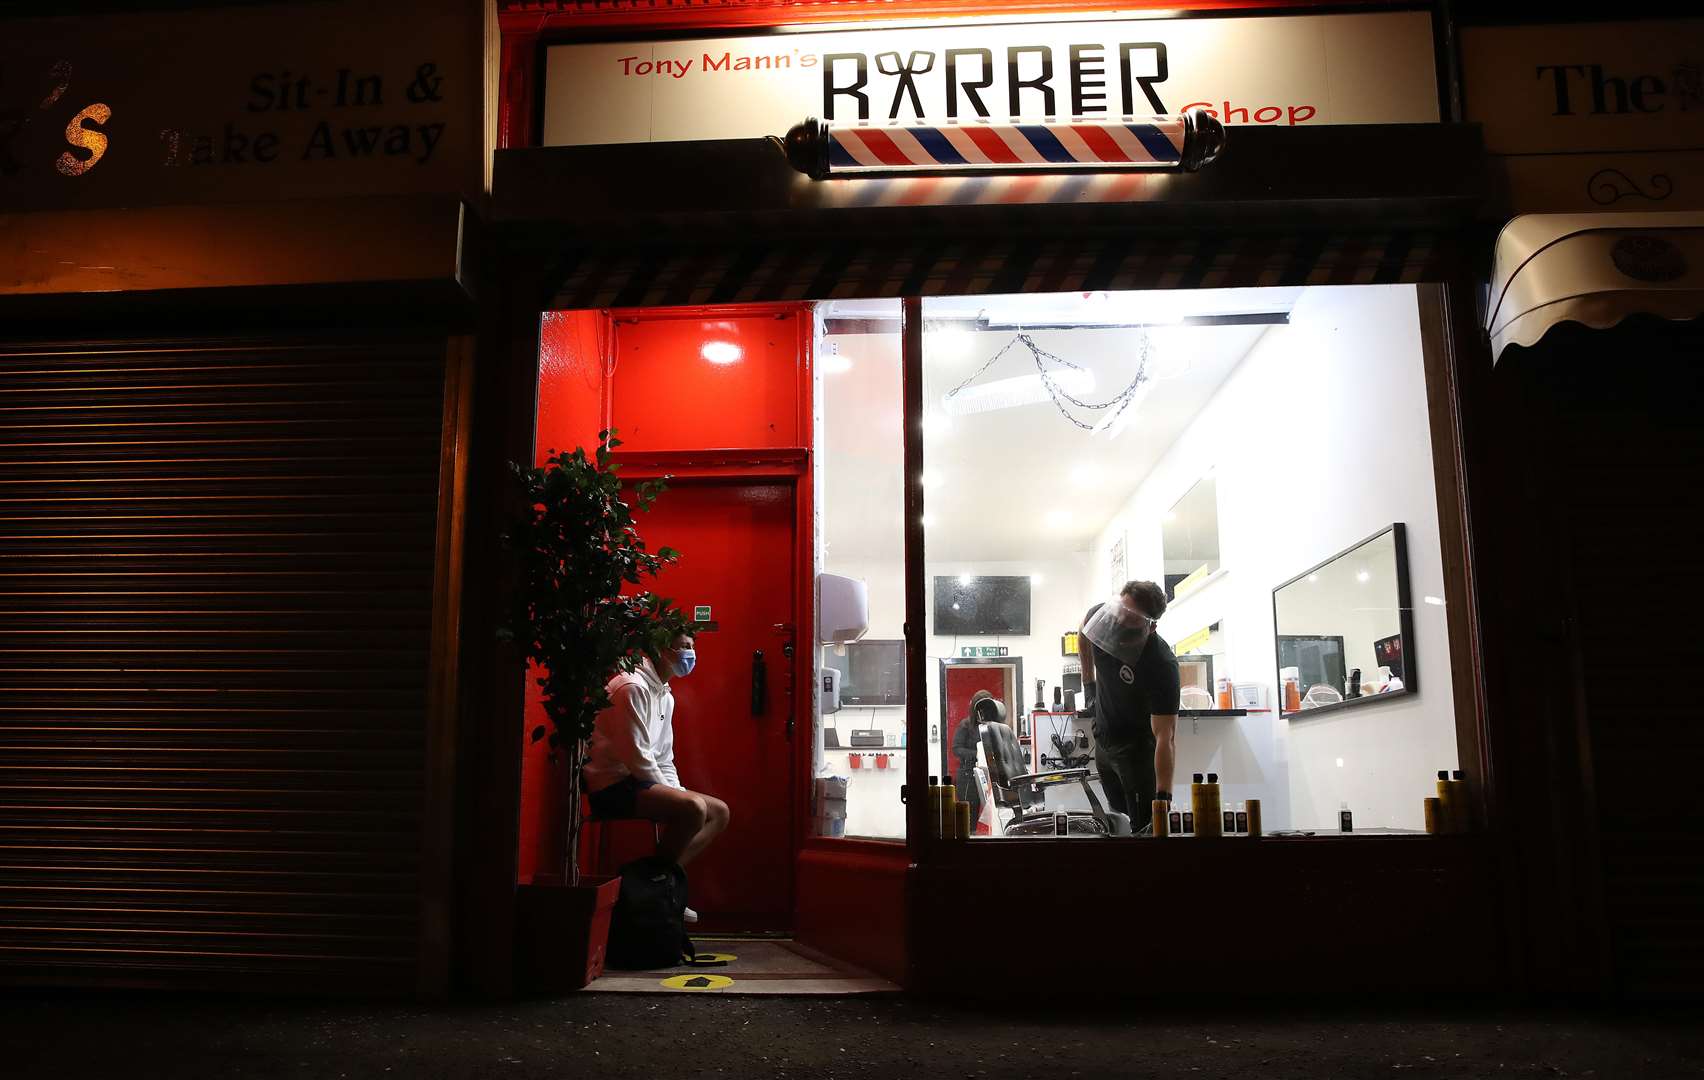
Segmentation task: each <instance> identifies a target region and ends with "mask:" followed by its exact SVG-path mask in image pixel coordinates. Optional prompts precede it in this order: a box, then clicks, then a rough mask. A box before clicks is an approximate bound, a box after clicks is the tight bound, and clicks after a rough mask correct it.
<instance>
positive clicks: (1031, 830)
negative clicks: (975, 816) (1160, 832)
mask: <svg viewBox="0 0 1704 1080" xmlns="http://www.w3.org/2000/svg"><path fill="white" fill-rule="evenodd" d="M985 714H986V715H985ZM977 718H978V719H979V720H984V721H985V722H984V723H983V727H982V751H983V754H984V755H985V756H986V757H987V758H988V784H989V787H990V788H991V789H992V791H993V793H994V805H996V806H999V807H1003V808H1004V809H1007V810H1010V811H1011V812H1012V819H1011V820H1010V821H1008V822H1007V823H1006V827H1005V829H1003V830H1002V832H1003V834H1004V835H1006V836H1129V835H1130V818H1129V817H1128V816H1127V815H1125V814H1120V813H1118V812H1117V811H1115V810H1108V809H1106V808H1105V807H1104V806H1103V805H1102V804H1101V800H1100V796H1099V795H1096V794H1095V789H1094V788H1093V787H1091V786H1089V770H1088V769H1055V770H1053V771H1052V772H1041V773H1026V772H1024V771H1023V769H1024V764H1023V762H1024V755H1023V751H1022V750H1021V749H1020V748H1019V747H1018V738H1017V736H1016V735H1013V734H1012V729H1011V728H1009V727H1007V726H1006V725H1005V723H1004V720H1005V718H1006V707H1005V706H1004V705H1002V704H1000V702H998V701H982V702H978V703H977ZM1073 783H1075V784H1081V785H1082V787H1083V794H1084V795H1085V796H1086V797H1087V798H1088V801H1089V806H1090V807H1092V809H1090V810H1060V811H1053V810H1049V809H1048V808H1047V789H1048V788H1051V787H1058V786H1059V785H1061V784H1073Z"/></svg>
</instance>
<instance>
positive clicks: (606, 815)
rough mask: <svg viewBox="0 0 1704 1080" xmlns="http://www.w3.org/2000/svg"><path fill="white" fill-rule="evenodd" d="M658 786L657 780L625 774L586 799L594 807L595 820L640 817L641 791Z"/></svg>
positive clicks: (593, 816)
mask: <svg viewBox="0 0 1704 1080" xmlns="http://www.w3.org/2000/svg"><path fill="white" fill-rule="evenodd" d="M656 786H657V782H656V781H655V780H640V779H639V778H638V777H634V776H624V777H622V778H621V779H620V780H617V781H616V782H615V783H613V784H611V785H610V786H609V787H606V788H599V789H598V790H596V791H594V792H592V793H591V794H589V795H587V796H586V801H587V802H588V803H590V804H591V807H592V820H593V821H614V820H617V819H620V818H631V817H638V816H639V814H638V800H639V793H640V792H641V791H644V790H645V789H646V788H654V787H656Z"/></svg>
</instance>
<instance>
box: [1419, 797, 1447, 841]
mask: <svg viewBox="0 0 1704 1080" xmlns="http://www.w3.org/2000/svg"><path fill="white" fill-rule="evenodd" d="M1421 806H1422V808H1423V809H1424V811H1425V815H1426V835H1428V836H1436V835H1437V834H1438V833H1439V832H1441V831H1443V828H1442V826H1443V823H1442V822H1441V821H1440V820H1439V819H1440V818H1442V817H1443V813H1444V812H1443V806H1444V801H1443V800H1442V799H1438V798H1431V799H1422V800H1421Z"/></svg>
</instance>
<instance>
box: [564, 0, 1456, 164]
mask: <svg viewBox="0 0 1704 1080" xmlns="http://www.w3.org/2000/svg"><path fill="white" fill-rule="evenodd" d="M1191 108H1201V109H1205V110H1207V111H1208V113H1209V114H1210V115H1212V116H1213V117H1215V118H1217V119H1219V120H1221V121H1223V122H1224V123H1227V124H1264V125H1273V126H1294V125H1298V124H1309V123H1316V124H1317V123H1333V124H1345V123H1350V124H1352V123H1425V122H1434V121H1436V120H1437V119H1438V91H1437V82H1436V76H1435V66H1434V62H1433V42H1432V26H1431V19H1430V17H1429V16H1428V15H1427V14H1426V13H1424V12H1380V13H1373V14H1354V15H1308V16H1290V17H1263V18H1195V19H1169V20H1168V19H1120V20H1103V21H1074V20H1068V19H1062V20H1054V21H1031V22H1026V23H1023V24H998V23H979V22H957V23H940V24H931V25H927V26H902V27H888V28H883V29H870V30H836V31H810V32H802V33H775V34H768V35H764V36H760V37H738V38H727V37H723V38H698V39H683V40H676V41H664V42H645V43H635V42H625V43H620V42H618V43H598V44H585V45H559V46H552V47H551V48H550V49H549V50H548V53H547V64H546V76H545V111H544V141H545V143H546V144H547V145H553V146H563V145H569V146H572V145H595V144H602V143H630V142H669V141H676V140H687V139H716V138H752V137H760V136H763V135H778V134H780V133H782V132H785V131H786V130H787V129H788V128H789V127H791V126H792V125H793V124H795V123H797V122H798V120H799V119H800V118H801V117H804V116H818V117H821V118H822V119H824V120H828V121H830V122H831V123H833V124H834V125H836V126H846V125H850V124H881V125H886V124H896V125H909V126H917V125H920V124H949V125H950V124H975V123H982V122H988V123H995V124H1004V123H1018V122H1023V123H1045V122H1049V121H1060V120H1071V119H1078V118H1081V119H1088V120H1093V119H1102V120H1105V119H1116V118H1118V117H1121V116H1155V115H1162V114H1168V113H1172V114H1175V113H1182V112H1184V111H1186V110H1188V109H1191Z"/></svg>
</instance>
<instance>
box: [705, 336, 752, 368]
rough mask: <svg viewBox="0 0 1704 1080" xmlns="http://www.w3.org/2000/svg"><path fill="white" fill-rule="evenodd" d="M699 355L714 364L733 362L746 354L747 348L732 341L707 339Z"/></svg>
mask: <svg viewBox="0 0 1704 1080" xmlns="http://www.w3.org/2000/svg"><path fill="white" fill-rule="evenodd" d="M698 355H700V356H702V357H704V359H706V360H708V361H710V362H711V363H712V364H732V363H734V362H735V361H737V360H739V358H740V357H742V356H744V355H745V350H744V349H742V348H740V347H739V346H738V345H735V344H734V343H733V342H731V341H706V342H705V343H704V345H703V346H702V347H701V348H700V349H699V350H698Z"/></svg>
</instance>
